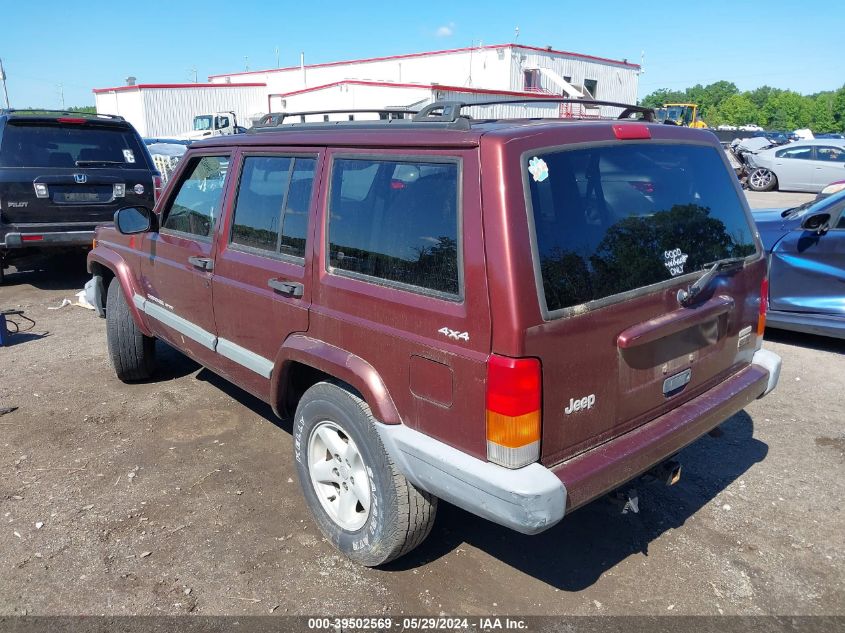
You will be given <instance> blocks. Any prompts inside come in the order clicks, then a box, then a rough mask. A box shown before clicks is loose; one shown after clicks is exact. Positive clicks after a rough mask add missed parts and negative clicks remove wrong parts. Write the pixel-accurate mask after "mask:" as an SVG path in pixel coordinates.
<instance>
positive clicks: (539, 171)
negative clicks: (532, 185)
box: [528, 156, 549, 182]
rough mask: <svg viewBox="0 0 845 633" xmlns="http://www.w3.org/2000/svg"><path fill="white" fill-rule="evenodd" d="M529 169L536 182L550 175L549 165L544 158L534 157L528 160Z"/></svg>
mask: <svg viewBox="0 0 845 633" xmlns="http://www.w3.org/2000/svg"><path fill="white" fill-rule="evenodd" d="M528 171H529V173H530V174H531V177H532V178H534V182H543V181H544V180H545V179H546V178H548V177H549V166H548V165H546V161H544V160H543V159H542V158H538V157H536V156H535V157H534V158H532V159H531V160H529V161H528Z"/></svg>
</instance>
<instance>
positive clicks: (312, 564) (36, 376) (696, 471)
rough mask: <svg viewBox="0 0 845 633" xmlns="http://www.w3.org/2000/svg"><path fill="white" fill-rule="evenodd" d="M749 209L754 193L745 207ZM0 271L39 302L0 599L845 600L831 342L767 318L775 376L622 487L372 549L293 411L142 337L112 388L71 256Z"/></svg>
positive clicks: (696, 605)
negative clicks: (73, 301) (672, 477)
mask: <svg viewBox="0 0 845 633" xmlns="http://www.w3.org/2000/svg"><path fill="white" fill-rule="evenodd" d="M766 206H768V205H766ZM44 266H45V267H46V268H45V269H44V270H24V271H23V272H19V273H12V274H10V275H9V276H8V278H7V285H6V286H4V287H2V288H0V307H4V308H5V307H20V308H23V309H25V310H26V313H27V315H28V316H30V317H32V318H33V319H35V321H36V326H35V328H34V329H32V330H31V331H30V332H27V333H26V334H23V335H18V336H16V337H15V338H14V344H13V345H12V346H10V347H5V348H0V408H2V407H4V406H17V407H18V410H16V411H14V412H12V413H10V414H7V415H3V416H1V417H0V616H2V615H11V614H22V613H29V614H100V613H103V614H110V615H119V614H129V613H137V614H160V613H165V614H179V613H188V612H193V613H200V614H244V613H250V614H267V613H270V612H271V611H272V612H274V613H275V614H292V613H304V614H326V613H331V614H376V613H382V612H390V613H394V614H399V613H406V614H407V613H414V614H439V613H445V614H469V615H473V614H484V613H491V612H493V613H509V614H513V615H526V614H589V615H598V614H718V613H725V614H845V549H843V537H842V535H843V534H845V506H844V505H843V504H845V499H844V498H845V430H844V429H843V424H844V423H845V404H843V400H842V393H843V386H845V378H843V376H845V342H842V341H840V342H836V341H832V340H826V339H822V338H815V337H807V336H797V335H788V334H784V333H774V332H770V342H768V343H767V346H768V347H769V348H770V349H773V350H774V351H776V352H778V353H779V354H781V355H782V356H783V359H784V370H783V374H782V377H781V385H780V387H779V388H778V390H777V391H776V392H775V393H773V394H772V395H771V396H769V397H768V398H767V399H765V400H761V401H758V402H755V403H753V404H752V405H751V406H749V407H748V409H747V410H746V411H744V412H742V413H740V414H738V415H736V416H734V417H733V418H731V419H730V420H728V421H727V422H726V423H725V424H724V425H723V426H722V429H723V434H722V436H721V437H719V438H714V437H709V436H707V437H704V438H702V439H701V440H699V441H698V442H696V443H695V444H693V445H692V446H690V447H689V448H687V449H686V450H685V451H683V453H682V455H681V461H682V462H683V465H684V476H683V478H682V480H681V482H680V483H679V484H678V485H676V486H674V487H672V488H664V487H657V486H654V485H652V486H649V487H645V488H640V507H641V512H640V513H639V514H637V515H630V514H628V515H622V514H620V513H619V511H618V508H617V507H615V506H614V505H613V504H612V503H610V502H609V501H606V500H599V501H597V502H594V503H592V504H590V505H589V506H587V507H585V508H583V509H581V510H579V511H577V512H575V513H573V514H572V515H571V516H569V517H568V518H567V519H565V520H564V521H563V522H562V523H561V524H560V525H558V526H557V527H555V528H553V529H552V530H550V531H548V532H546V533H544V534H542V535H540V536H535V537H525V536H521V535H518V534H516V533H514V532H510V531H508V530H506V529H504V528H500V527H497V526H495V525H492V524H490V523H487V522H485V521H483V520H481V519H478V518H475V517H473V516H471V515H469V514H467V513H465V512H463V511H461V510H458V509H456V508H454V507H450V506H448V505H446V504H442V505H441V507H440V512H439V515H438V518H437V522H436V524H435V527H434V531H433V533H432V535H431V537H430V538H429V539H428V541H427V542H426V543H425V544H424V545H423V546H422V547H420V548H419V549H418V550H417V551H415V552H414V553H412V554H411V555H410V556H408V557H406V558H404V559H402V560H400V561H397V562H396V563H394V564H392V565H391V566H389V567H388V568H386V569H380V570H368V569H362V568H359V567H356V566H355V565H353V564H351V563H349V562H347V561H346V560H345V559H343V558H341V557H340V556H339V555H337V554H336V553H335V551H334V550H333V549H332V548H331V547H330V546H329V545H328V544H327V543H325V542H324V541H323V540H322V538H321V537H320V535H319V533H318V532H317V530H316V528H315V527H314V524H313V523H312V522H311V520H310V517H309V514H308V511H307V509H306V508H305V506H304V503H303V501H302V498H301V496H300V492H299V485H298V483H297V482H296V480H295V479H296V474H295V469H294V466H293V460H292V448H291V436H290V423H289V422H288V421H278V420H276V419H275V418H274V417H273V415H272V413H271V412H270V410H269V408H268V407H267V406H265V405H263V404H262V403H260V402H258V401H257V400H255V399H254V398H252V397H250V396H248V395H247V394H245V393H244V392H242V391H240V390H238V389H236V388H234V387H231V386H229V385H228V384H227V383H225V382H224V381H223V380H221V379H219V378H217V377H216V376H215V375H213V374H212V373H211V372H209V371H207V370H204V369H201V368H200V367H198V366H197V365H195V364H193V363H192V362H191V361H189V360H188V359H186V358H185V357H183V356H181V355H180V354H178V353H176V352H173V351H172V350H169V349H168V348H166V347H164V346H160V348H159V352H160V354H161V361H162V372H161V374H160V376H159V378H158V380H156V381H155V382H150V383H148V384H140V385H124V384H122V383H120V382H118V381H117V380H116V379H115V377H114V374H113V372H112V370H111V367H110V365H109V361H108V358H107V353H106V343H105V322H104V321H103V320H100V319H98V318H97V317H96V315H95V314H93V313H91V312H89V311H87V310H84V309H82V308H79V307H74V306H67V307H64V308H62V309H59V310H49V309H48V308H49V307H51V306H57V305H59V304H60V303H61V300H62V299H63V298H66V297H67V298H73V293H74V292H75V291H76V290H78V289H79V288H81V287H82V284H83V283H84V281H85V274H84V272H83V262H82V260H81V258H76V259H70V260H60V261H52V262H46V263H45V264H44Z"/></svg>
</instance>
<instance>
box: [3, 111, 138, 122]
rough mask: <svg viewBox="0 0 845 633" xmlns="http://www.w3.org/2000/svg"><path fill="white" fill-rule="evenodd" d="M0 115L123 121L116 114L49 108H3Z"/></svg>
mask: <svg viewBox="0 0 845 633" xmlns="http://www.w3.org/2000/svg"><path fill="white" fill-rule="evenodd" d="M0 114H28V115H31V116H40V115H44V114H47V115H50V114H65V115H67V116H72V117H84V118H87V119H108V120H111V121H125V120H126V119H124V118H123V117H122V116H120V115H117V114H101V113H100V112H75V111H73V110H51V109H49V108H4V109H0Z"/></svg>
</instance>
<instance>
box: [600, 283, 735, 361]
mask: <svg viewBox="0 0 845 633" xmlns="http://www.w3.org/2000/svg"><path fill="white" fill-rule="evenodd" d="M733 308H734V300H733V299H732V298H731V297H729V296H727V295H720V296H718V297H713V298H712V299H710V300H708V301H705V302H704V303H702V304H701V305H700V306H698V307H697V308H696V309H695V310H687V309H685V308H679V309H677V310H673V311H672V312H670V313H668V314H664V315H662V316H659V317H657V318H656V319H651V320H649V321H644V322H643V323H638V324H636V325H633V326H631V327H629V328H628V329H627V330H625V331H624V332H622V333H621V334H620V335H619V336H618V337H617V338H616V346H617V347H618V348H619V349H623V350H624V349H632V348H634V347H638V346H640V345H646V344H648V343H653V342H654V341H656V340H658V339H661V338H664V337H666V336H671V335H672V334H676V333H677V332H680V331H681V330H685V329H687V328H689V327H692V326H694V325H697V324H698V323H705V322H707V321H710V320H712V319H715V318H717V317H719V316H721V315H723V314H725V313H726V312H730V311H731V310H733Z"/></svg>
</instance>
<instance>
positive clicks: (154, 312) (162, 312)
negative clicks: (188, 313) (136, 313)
mask: <svg viewBox="0 0 845 633" xmlns="http://www.w3.org/2000/svg"><path fill="white" fill-rule="evenodd" d="M133 301H134V302H135V305H136V306H137V307H138V309H139V310H143V311H144V312H145V313H147V314H148V315H149V316H151V317H152V318H154V319H155V320H156V321H160V322H161V323H164V324H165V325H166V326H168V327H172V328H173V329H174V330H176V331H177V332H179V333H180V334H184V335H185V336H187V337H188V338H190V339H193V340H195V341H196V342H197V343H199V344H200V345H202V346H203V347H207V348H208V349H210V350H211V351H212V352H213V351H214V348H215V347H216V346H217V337H216V336H215V335H214V334H212V333H211V332H209V331H208V330H204V329H203V328H201V327H200V326H198V325H195V324H194V323H191V322H190V321H188V320H187V319H183V318H182V317H180V316H179V315H178V314H173V313H172V312H170V311H169V310H166V309H164V308H162V307H161V306H159V305H156V304H155V303H153V302H152V301H148V300H146V299H144V298H143V297H142V296H140V295H135V296H134V297H133Z"/></svg>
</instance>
